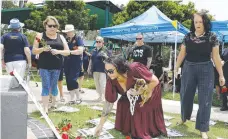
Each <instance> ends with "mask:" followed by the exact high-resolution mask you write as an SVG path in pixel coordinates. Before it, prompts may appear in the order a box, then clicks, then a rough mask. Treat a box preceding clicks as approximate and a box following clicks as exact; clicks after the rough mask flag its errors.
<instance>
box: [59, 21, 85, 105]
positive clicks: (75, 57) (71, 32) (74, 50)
mask: <svg viewBox="0 0 228 139" xmlns="http://www.w3.org/2000/svg"><path fill="white" fill-rule="evenodd" d="M62 32H64V33H66V34H67V41H68V45H69V49H70V55H69V56H68V57H65V59H64V72H65V76H66V84H67V89H68V91H70V99H71V100H70V101H69V102H68V104H80V103H81V102H82V100H81V97H80V93H79V85H78V81H77V79H78V78H79V74H80V71H81V69H82V68H81V67H82V54H83V47H84V44H83V40H82V38H81V37H80V36H77V35H76V34H75V29H74V25H72V24H67V25H66V26H65V30H62ZM75 95H76V98H75Z"/></svg>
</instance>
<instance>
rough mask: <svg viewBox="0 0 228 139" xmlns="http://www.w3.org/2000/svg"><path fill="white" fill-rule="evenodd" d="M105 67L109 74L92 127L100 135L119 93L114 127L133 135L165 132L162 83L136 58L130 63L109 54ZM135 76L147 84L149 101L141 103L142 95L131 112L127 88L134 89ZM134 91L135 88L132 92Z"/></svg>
mask: <svg viewBox="0 0 228 139" xmlns="http://www.w3.org/2000/svg"><path fill="white" fill-rule="evenodd" d="M105 71H106V73H107V75H108V77H109V78H108V80H107V83H106V90H105V99H106V102H105V105H104V109H103V112H102V116H101V120H100V123H99V125H98V126H97V128H96V130H95V136H99V134H100V132H101V130H102V127H103V125H104V123H105V121H106V119H107V117H108V113H109V112H110V111H111V110H112V106H113V103H114V102H115V101H116V100H117V97H118V93H119V94H120V95H121V98H120V99H119V100H118V103H117V111H116V120H115V129H116V130H118V131H120V132H122V133H123V134H124V135H130V136H131V137H132V138H137V139H138V138H140V139H151V137H156V136H159V135H164V136H167V132H166V128H165V123H164V118H163V110H162V103H161V89H160V88H161V86H160V84H159V81H158V79H157V77H156V76H154V75H153V74H152V73H151V72H150V71H149V70H148V68H147V67H146V66H144V65H143V64H141V63H138V62H135V63H132V64H130V65H128V64H127V63H126V60H124V59H123V58H121V57H117V56H116V57H111V58H108V59H107V60H105ZM136 78H140V79H144V80H145V81H146V82H147V85H148V92H149V95H148V98H149V99H148V101H147V102H146V103H145V104H144V105H143V106H142V107H140V105H139V103H140V102H141V101H142V99H141V97H139V99H138V100H137V101H136V104H135V108H134V114H133V115H131V112H130V102H129V100H128V97H127V92H128V91H135V90H134V89H133V88H134V85H135V83H136ZM135 93H137V92H135Z"/></svg>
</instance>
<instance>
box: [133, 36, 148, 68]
mask: <svg viewBox="0 0 228 139" xmlns="http://www.w3.org/2000/svg"><path fill="white" fill-rule="evenodd" d="M136 44H137V47H135V48H134V49H133V54H132V59H133V62H140V63H142V64H144V65H145V66H147V68H148V69H149V68H150V65H151V61H152V53H151V49H150V47H149V46H145V45H144V42H143V35H142V34H138V35H137V36H136Z"/></svg>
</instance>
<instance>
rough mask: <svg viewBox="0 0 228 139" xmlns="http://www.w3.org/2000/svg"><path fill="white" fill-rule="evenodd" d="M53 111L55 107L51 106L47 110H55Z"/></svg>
mask: <svg viewBox="0 0 228 139" xmlns="http://www.w3.org/2000/svg"><path fill="white" fill-rule="evenodd" d="M55 109H57V107H56V106H51V107H50V108H49V110H55Z"/></svg>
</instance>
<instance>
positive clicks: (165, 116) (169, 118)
mask: <svg viewBox="0 0 228 139" xmlns="http://www.w3.org/2000/svg"><path fill="white" fill-rule="evenodd" d="M164 119H165V120H171V119H173V117H171V116H167V115H164Z"/></svg>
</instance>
